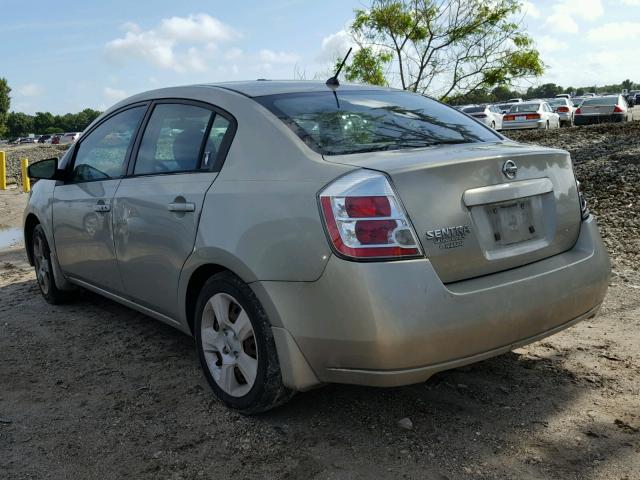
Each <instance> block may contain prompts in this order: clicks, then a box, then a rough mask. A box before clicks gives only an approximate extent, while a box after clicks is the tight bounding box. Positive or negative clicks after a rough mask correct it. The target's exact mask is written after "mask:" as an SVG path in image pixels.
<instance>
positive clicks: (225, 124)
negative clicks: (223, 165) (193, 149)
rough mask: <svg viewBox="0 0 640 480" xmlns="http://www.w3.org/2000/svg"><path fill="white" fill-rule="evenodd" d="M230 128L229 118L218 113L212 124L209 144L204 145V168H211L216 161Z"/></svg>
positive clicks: (208, 139)
mask: <svg viewBox="0 0 640 480" xmlns="http://www.w3.org/2000/svg"><path fill="white" fill-rule="evenodd" d="M228 129H229V120H227V119H226V118H224V117H223V116H222V115H216V118H214V119H213V123H212V124H211V131H210V132H209V138H207V144H206V146H205V147H204V158H203V160H202V166H203V168H209V167H210V166H211V165H212V164H213V163H215V161H216V159H217V158H218V154H219V152H220V147H221V146H222V141H223V140H224V136H225V135H226V134H227V130H228Z"/></svg>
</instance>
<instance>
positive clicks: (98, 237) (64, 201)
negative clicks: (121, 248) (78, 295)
mask: <svg viewBox="0 0 640 480" xmlns="http://www.w3.org/2000/svg"><path fill="white" fill-rule="evenodd" d="M145 110H146V106H145V105H141V106H135V107H132V108H129V109H127V110H124V111H122V112H120V113H116V114H115V115H113V116H111V117H108V118H107V119H106V120H105V121H104V122H102V123H100V124H99V125H98V126H97V127H96V128H94V129H93V130H91V131H90V132H89V133H88V134H87V135H86V136H84V137H82V139H81V141H80V142H79V144H78V145H77V147H76V150H75V152H74V158H72V159H71V165H70V167H69V170H70V171H69V175H68V180H67V181H65V182H64V184H61V185H57V186H56V187H55V189H54V194H53V238H54V242H55V248H56V253H57V255H58V260H59V262H60V267H61V268H62V270H63V271H64V273H65V274H67V275H69V276H70V277H73V278H76V279H79V280H83V281H85V282H88V283H90V284H92V285H95V286H98V287H100V288H104V289H106V290H109V291H112V292H121V291H122V281H121V279H120V274H119V272H118V265H117V262H116V256H115V249H114V241H113V228H112V206H113V205H112V201H113V195H114V194H115V192H116V189H117V188H118V185H119V183H120V181H121V178H122V176H123V174H124V172H125V168H126V160H127V156H128V154H129V152H130V150H131V146H132V143H133V137H134V134H135V132H136V130H137V129H138V125H139V124H140V121H141V120H142V117H143V116H144V112H145Z"/></svg>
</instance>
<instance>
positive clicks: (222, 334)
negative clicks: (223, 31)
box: [24, 81, 610, 413]
mask: <svg viewBox="0 0 640 480" xmlns="http://www.w3.org/2000/svg"><path fill="white" fill-rule="evenodd" d="M29 173H30V176H31V177H32V178H34V179H40V180H39V181H37V183H36V184H35V185H34V187H33V189H32V192H31V195H30V197H29V202H28V205H27V207H26V210H25V217H24V235H25V244H26V249H27V254H28V258H29V260H30V262H31V263H32V264H33V265H34V266H35V271H36V276H37V281H38V285H39V287H40V290H41V292H42V295H43V296H44V298H45V299H46V300H47V301H48V302H50V303H53V304H57V303H60V302H63V301H66V300H68V299H70V298H72V297H73V296H74V294H76V293H77V291H78V289H79V288H84V289H87V290H91V291H93V292H97V293H98V294H100V295H104V296H105V297H107V298H110V299H113V300H115V301H117V302H120V303H122V304H124V305H127V306H129V307H131V308H134V309H136V310H139V311H140V312H143V313H145V314H147V315H150V316H152V317H155V318H156V319H159V320H161V321H163V322H166V323H168V324H169V325H172V326H174V327H176V328H178V329H179V330H181V331H183V332H184V333H186V334H189V335H193V336H194V337H195V344H196V348H197V350H198V354H199V359H200V362H201V364H202V369H203V371H204V375H205V376H206V379H207V381H208V382H209V384H210V385H211V387H212V389H213V392H214V393H215V395H217V397H219V398H220V399H221V400H222V401H223V402H224V403H225V404H227V405H228V406H230V407H232V408H235V409H238V410H240V411H242V412H246V413H256V412H261V411H265V410H268V409H270V408H272V407H274V406H277V405H280V404H282V403H284V402H285V401H286V400H288V399H289V398H290V397H291V396H292V395H293V394H294V392H300V391H305V390H309V389H311V388H314V387H317V386H320V385H322V384H326V383H330V382H337V383H349V384H360V385H373V386H383V387H390V386H397V385H407V384H412V383H417V382H423V381H425V380H427V379H428V378H429V377H430V376H431V375H433V374H434V373H436V372H439V371H441V370H445V369H450V368H454V367H458V366H461V365H465V364H468V363H471V362H476V361H480V360H483V359H486V358H489V357H492V356H495V355H498V354H501V353H504V352H507V351H509V350H511V349H513V348H515V347H517V346H521V345H525V344H528V343H530V342H533V341H536V340H538V339H541V338H543V337H545V336H547V335H551V334H553V333H555V332H558V331H560V330H562V329H564V328H566V327H569V326H570V325H573V324H575V323H576V322H578V321H580V320H583V319H589V318H592V317H594V316H595V315H596V313H597V312H598V309H599V307H600V305H601V303H602V301H603V298H604V296H605V293H606V290H607V286H608V278H609V270H610V268H609V259H608V256H607V253H606V251H605V248H604V247H603V244H602V241H601V239H600V235H599V232H598V227H597V226H596V221H595V219H594V217H593V216H592V215H590V213H589V209H588V207H587V204H586V203H585V200H584V198H583V196H582V194H581V193H580V190H579V187H578V184H577V182H576V179H575V177H574V173H573V167H572V162H571V158H570V157H569V154H568V153H567V152H566V151H563V150H555V149H550V148H542V147H536V146H530V145H521V144H518V143H515V142H513V141H510V140H508V139H506V138H504V137H503V136H501V135H500V134H498V133H497V132H495V131H494V130H492V129H490V128H488V127H486V126H485V125H482V124H480V123H479V122H477V121H475V120H473V119H472V118H470V117H468V116H467V115H464V114H463V113H460V112H458V111H456V110H455V109H453V108H450V107H448V106H446V105H443V104H441V103H439V102H437V101H435V100H432V99H429V98H426V97H424V96H421V95H417V94H413V93H409V92H405V91H398V90H393V89H387V88H376V87H370V86H357V85H341V86H339V87H338V86H336V85H332V88H328V86H327V85H325V84H324V83H322V82H275V81H254V82H239V83H220V84H210V85H194V86H186V87H177V88H166V89H161V90H154V91H150V92H147V93H142V94H139V95H136V96H133V97H131V98H129V99H127V100H123V101H122V102H120V103H118V104H117V105H115V106H114V107H112V108H110V109H109V110H108V111H106V112H105V113H104V114H102V115H101V116H100V117H99V118H98V119H96V120H95V121H94V122H93V123H92V124H91V125H90V126H89V127H88V128H87V129H86V130H85V132H84V133H83V135H82V136H81V137H80V139H79V140H78V142H77V143H75V144H74V145H72V146H71V147H70V149H69V150H68V151H67V152H66V154H65V155H64V156H63V157H62V158H61V159H60V160H58V159H49V160H44V161H41V162H38V163H34V164H33V165H31V166H30V170H29Z"/></svg>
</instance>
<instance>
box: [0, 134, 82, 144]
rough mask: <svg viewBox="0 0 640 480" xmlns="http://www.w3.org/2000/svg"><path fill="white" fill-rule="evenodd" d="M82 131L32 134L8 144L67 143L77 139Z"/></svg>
mask: <svg viewBox="0 0 640 480" xmlns="http://www.w3.org/2000/svg"><path fill="white" fill-rule="evenodd" d="M81 135H82V132H68V133H52V134H49V133H47V134H45V135H34V136H32V137H18V138H16V139H15V140H12V141H11V142H8V144H9V145H24V144H27V143H41V144H53V145H68V144H71V143H75V142H77V141H78V139H79V138H80V136H81Z"/></svg>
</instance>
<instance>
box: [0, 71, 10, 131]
mask: <svg viewBox="0 0 640 480" xmlns="http://www.w3.org/2000/svg"><path fill="white" fill-rule="evenodd" d="M9 93H11V88H9V84H8V83H7V79H6V78H0V137H2V136H4V135H5V134H6V132H7V113H8V112H9V107H10V106H11V97H10V96H9Z"/></svg>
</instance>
